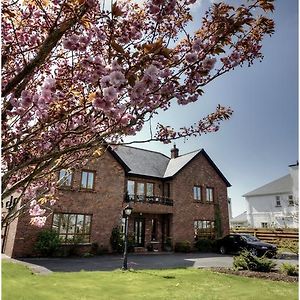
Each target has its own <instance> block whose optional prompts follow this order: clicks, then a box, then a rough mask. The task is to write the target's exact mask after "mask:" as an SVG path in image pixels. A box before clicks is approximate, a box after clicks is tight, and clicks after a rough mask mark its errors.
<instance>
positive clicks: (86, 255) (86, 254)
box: [82, 252, 94, 258]
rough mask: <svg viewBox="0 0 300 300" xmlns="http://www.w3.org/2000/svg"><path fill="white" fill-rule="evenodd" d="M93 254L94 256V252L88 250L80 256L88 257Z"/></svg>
mask: <svg viewBox="0 0 300 300" xmlns="http://www.w3.org/2000/svg"><path fill="white" fill-rule="evenodd" d="M93 256H94V254H92V253H90V252H85V253H83V254H82V257H84V258H89V257H93Z"/></svg>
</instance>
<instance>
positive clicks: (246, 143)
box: [130, 0, 298, 216]
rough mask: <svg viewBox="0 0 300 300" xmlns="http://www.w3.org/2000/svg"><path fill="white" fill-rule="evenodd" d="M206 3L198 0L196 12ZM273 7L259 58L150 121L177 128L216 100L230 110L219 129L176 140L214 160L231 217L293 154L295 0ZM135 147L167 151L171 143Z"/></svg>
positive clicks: (279, 0)
mask: <svg viewBox="0 0 300 300" xmlns="http://www.w3.org/2000/svg"><path fill="white" fill-rule="evenodd" d="M231 2H233V3H236V2H237V1H231ZM209 4H210V1H209V0H202V2H201V5H198V6H197V7H196V8H195V10H196V9H197V12H196V14H198V13H199V14H200V15H201V14H202V13H203V11H204V9H205V8H207V5H209ZM275 8H276V9H275V12H274V20H275V23H276V29H275V34H274V35H273V36H272V37H271V38H269V37H267V38H266V39H265V41H264V43H263V54H264V55H265V58H264V60H263V62H261V63H260V62H259V61H257V62H256V63H255V64H254V65H253V66H252V67H251V68H248V67H247V66H245V67H243V68H237V69H236V70H234V71H232V72H231V73H229V74H225V75H224V76H223V77H219V78H218V79H216V80H215V81H214V82H212V83H211V84H210V85H208V86H206V87H205V89H204V91H205V94H204V96H202V97H201V98H200V99H199V101H198V102H197V103H193V104H191V105H188V106H185V107H182V106H180V107H173V108H172V109H170V110H169V111H167V112H162V113H160V114H159V115H158V116H157V117H156V118H155V120H153V121H152V125H155V124H156V122H157V121H159V122H161V123H163V124H165V125H167V124H168V125H171V126H173V127H175V128H179V127H180V126H183V125H189V124H191V123H193V122H196V121H197V120H199V119H200V118H201V117H203V116H205V115H206V114H208V113H210V112H212V111H214V110H215V108H216V106H217V104H219V103H220V104H222V105H225V106H230V107H231V108H232V109H233V110H234V114H233V116H232V118H231V119H230V120H229V121H226V122H224V123H222V124H221V129H220V131H219V132H217V133H212V134H208V135H203V136H200V137H197V138H190V139H189V140H188V141H185V142H184V141H176V146H177V147H178V148H179V149H180V153H181V154H184V153H187V152H190V151H193V150H196V149H199V148H204V149H205V150H206V152H207V153H208V155H209V156H210V157H211V158H212V159H213V161H214V162H215V163H216V165H217V166H218V167H219V169H220V170H221V171H222V173H223V174H224V175H225V177H226V178H227V179H228V181H229V182H230V183H231V184H232V187H231V188H229V189H228V195H229V197H230V198H231V199H232V212H233V216H236V215H238V214H239V213H242V212H243V211H244V210H246V203H245V201H244V199H243V197H242V195H243V194H245V193H247V192H249V191H251V190H253V189H255V188H257V187H259V186H261V185H263V184H266V183H268V182H270V181H272V180H274V179H277V178H279V177H281V176H284V175H286V174H287V173H288V165H289V164H293V163H295V162H296V160H297V159H298V1H297V0H289V1H286V0H277V1H275ZM148 133H149V126H146V127H145V128H144V130H143V131H142V132H140V133H139V134H138V135H137V136H136V137H135V138H134V139H144V138H145V137H147V136H149V134H148ZM130 140H132V139H130ZM134 146H135V145H134ZM136 146H137V147H141V148H145V149H150V150H154V151H159V152H162V153H164V154H166V155H169V154H170V148H171V147H172V145H170V144H169V145H164V144H160V143H148V144H138V145H136Z"/></svg>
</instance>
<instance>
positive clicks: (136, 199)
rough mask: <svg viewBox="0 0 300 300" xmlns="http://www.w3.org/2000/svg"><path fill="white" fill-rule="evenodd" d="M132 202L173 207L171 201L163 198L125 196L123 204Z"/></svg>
mask: <svg viewBox="0 0 300 300" xmlns="http://www.w3.org/2000/svg"><path fill="white" fill-rule="evenodd" d="M131 201H132V202H134V203H151V204H161V205H168V206H173V200H172V199H170V198H167V197H163V196H146V195H134V194H126V195H125V202H131Z"/></svg>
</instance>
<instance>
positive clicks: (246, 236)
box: [242, 235, 259, 242]
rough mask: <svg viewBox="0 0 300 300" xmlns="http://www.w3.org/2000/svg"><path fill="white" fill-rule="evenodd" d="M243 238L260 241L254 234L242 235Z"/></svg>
mask: <svg viewBox="0 0 300 300" xmlns="http://www.w3.org/2000/svg"><path fill="white" fill-rule="evenodd" d="M242 238H243V239H244V240H246V241H247V242H259V239H258V238H256V237H255V236H253V235H242Z"/></svg>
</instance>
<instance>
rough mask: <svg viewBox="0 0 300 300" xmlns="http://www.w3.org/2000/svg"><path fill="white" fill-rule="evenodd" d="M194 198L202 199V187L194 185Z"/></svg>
mask: <svg viewBox="0 0 300 300" xmlns="http://www.w3.org/2000/svg"><path fill="white" fill-rule="evenodd" d="M193 191H194V200H196V201H201V187H200V186H194V189H193Z"/></svg>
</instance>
